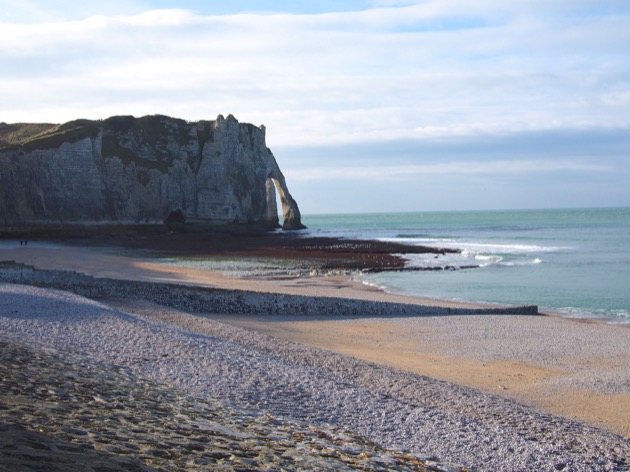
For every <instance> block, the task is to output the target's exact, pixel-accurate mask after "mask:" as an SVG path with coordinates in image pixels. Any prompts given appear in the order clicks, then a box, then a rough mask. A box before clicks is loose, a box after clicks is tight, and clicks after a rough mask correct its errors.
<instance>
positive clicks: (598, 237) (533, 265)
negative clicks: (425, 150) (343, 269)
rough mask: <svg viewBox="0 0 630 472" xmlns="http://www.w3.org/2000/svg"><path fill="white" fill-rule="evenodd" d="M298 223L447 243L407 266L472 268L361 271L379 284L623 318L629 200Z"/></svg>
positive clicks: (626, 312)
mask: <svg viewBox="0 0 630 472" xmlns="http://www.w3.org/2000/svg"><path fill="white" fill-rule="evenodd" d="M303 222H304V223H305V224H306V225H307V226H308V228H309V229H308V230H307V233H308V234H312V235H321V236H341V237H350V238H361V239H386V240H395V241H398V242H402V243H405V244H421V245H427V246H437V247H448V248H457V249H460V250H461V251H462V252H461V254H460V255H456V256H440V257H438V258H437V259H436V258H435V257H434V256H433V255H429V256H424V255H410V256H409V257H408V260H407V264H408V265H409V266H410V267H451V268H456V267H462V266H470V265H477V266H478V268H474V269H460V270H440V271H413V272H390V273H378V274H366V275H362V276H361V279H362V280H363V281H364V282H365V283H368V284H374V285H377V286H380V287H382V288H384V289H385V290H388V291H391V292H395V293H403V294H410V295H419V296H427V297H433V298H440V299H447V300H465V301H476V302H486V303H497V304H518V305H520V304H535V305H538V306H539V308H540V309H541V311H550V312H557V313H560V314H562V315H564V316H571V317H585V318H605V319H607V320H608V321H610V322H616V323H623V324H626V323H628V324H630V208H603V209H569V210H515V211H466V212H426V213H393V214H355V215H312V216H308V215H306V216H304V217H303Z"/></svg>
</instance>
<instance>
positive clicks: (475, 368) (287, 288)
mask: <svg viewBox="0 0 630 472" xmlns="http://www.w3.org/2000/svg"><path fill="white" fill-rule="evenodd" d="M134 244H135V243H134ZM37 246H38V245H37V244H33V245H29V247H28V249H26V248H24V249H23V250H20V249H19V248H18V250H16V251H13V250H10V251H6V252H5V250H3V251H0V258H1V259H3V260H7V258H8V257H7V256H9V253H10V257H9V258H10V259H11V260H16V261H17V262H21V263H24V264H29V265H33V266H35V267H38V268H40V269H41V270H48V271H51V270H74V271H76V272H78V273H79V274H87V275H90V276H92V277H95V280H102V279H106V278H112V279H116V280H129V281H139V282H149V283H156V282H157V283H161V284H175V285H183V286H191V287H196V286H199V287H206V288H212V289H220V290H226V291H227V292H226V293H228V292H230V291H231V292H234V291H252V292H256V293H259V294H285V295H291V296H297V297H300V296H306V297H324V298H326V297H329V298H332V299H338V300H340V301H341V300H350V301H353V300H354V301H356V300H359V301H361V300H363V301H365V302H370V303H371V302H377V303H400V304H412V305H413V304H417V305H418V306H420V307H439V308H442V309H455V310H454V311H453V312H452V313H450V314H449V316H448V317H440V316H437V317H436V316H431V313H430V312H424V313H420V312H416V313H415V315H414V314H413V313H410V314H409V315H404V317H402V318H400V315H401V314H402V312H397V311H394V312H391V311H390V312H389V313H383V312H382V309H381V312H380V316H379V312H378V310H377V311H376V312H374V313H373V314H369V315H367V316H365V315H366V314H367V312H365V311H363V312H362V311H361V310H363V309H360V310H358V311H356V312H355V314H353V315H345V316H343V317H341V319H339V316H338V315H337V318H336V319H335V315H334V313H333V312H332V311H330V310H329V309H328V311H327V309H326V308H322V307H326V306H329V305H330V301H324V302H322V303H323V305H316V304H315V305H313V307H312V309H313V310H314V311H315V313H313V312H311V313H310V314H308V313H307V314H305V315H300V318H299V319H296V318H295V316H294V315H291V316H286V317H285V318H284V319H283V318H282V316H283V313H284V314H286V313H287V309H288V308H290V307H291V305H290V304H289V305H287V303H286V301H281V302H278V300H280V298H277V297H276V298H273V300H276V301H274V302H273V303H276V304H278V306H279V307H280V308H279V309H280V311H279V312H276V313H275V314H273V315H272V316H269V315H267V316H260V314H258V315H257V314H250V315H247V312H246V311H245V312H244V313H241V314H240V315H236V314H231V315H229V316H225V314H223V315H221V314H220V313H221V310H215V311H217V313H214V314H213V315H212V316H215V318H216V319H217V320H220V321H221V322H224V323H231V324H232V325H234V326H239V327H242V328H246V329H248V330H253V331H258V332H261V333H265V334H268V335H271V336H275V337H277V338H279V339H285V340H290V341H295V342H299V343H302V344H305V345H310V346H312V347H318V348H324V349H327V350H330V351H335V352H339V353H340V354H343V355H347V356H354V357H358V358H361V359H364V360H367V361H371V362H377V363H380V364H382V365H386V366H389V367H394V368H400V369H404V370H407V371H410V372H415V373H418V374H423V375H428V376H430V377H434V378H441V379H443V380H448V381H452V382H455V383H457V384H461V385H468V386H471V387H475V388H480V389H482V390H484V391H487V392H492V393H494V394H499V395H501V396H505V397H509V398H514V399H516V400H518V401H520V402H524V403H525V404H529V405H533V406H535V407H536V408H540V409H543V410H545V411H550V412H552V413H556V414H561V415H563V416H565V417H571V418H576V419H578V420H580V421H584V422H587V423H588V424H592V425H597V426H599V427H604V428H607V429H609V430H611V431H614V432H616V433H617V434H622V435H623V436H625V437H626V438H628V437H630V415H629V414H628V411H630V386H626V387H624V386H623V385H624V384H623V379H624V378H625V379H626V380H627V379H629V378H630V372H628V369H626V370H623V365H625V366H630V353H629V352H628V349H627V348H625V350H624V348H623V344H624V342H625V345H626V346H628V345H630V340H626V341H623V342H622V341H615V342H614V344H615V346H616V347H619V351H617V352H616V353H615V354H614V355H613V356H612V357H613V362H612V363H611V362H610V357H611V355H610V354H608V358H607V357H606V355H604V354H603V351H602V347H601V346H591V347H589V349H590V351H589V352H590V354H589V355H586V354H584V355H580V356H577V357H575V356H573V358H572V356H571V355H570V354H571V352H572V350H575V347H571V341H572V340H578V339H583V338H584V337H587V338H588V336H590V335H591V334H589V333H593V332H595V331H596V330H600V331H601V330H603V331H602V332H604V333H616V332H619V334H601V335H598V338H597V339H598V340H599V342H600V343H602V344H605V342H606V340H607V339H608V338H611V337H615V338H617V337H618V338H620V339H622V338H623V339H626V338H627V337H628V334H627V333H628V330H627V329H622V330H619V328H620V327H619V326H609V325H606V324H604V323H601V322H598V321H596V320H594V321H591V320H580V319H571V318H563V317H557V316H556V315H553V314H546V313H545V314H540V315H539V316H526V317H522V316H521V317H517V316H515V315H499V314H494V315H479V313H483V312H489V311H491V310H490V307H488V306H487V305H479V304H468V303H451V302H445V301H439V300H432V299H419V298H417V297H409V296H405V295H396V294H389V293H386V292H384V291H382V290H378V289H375V288H371V287H366V286H365V285H363V284H360V283H359V282H357V281H353V280H351V279H350V278H349V277H348V276H346V275H338V276H327V277H315V276H313V277H296V278H288V279H271V280H270V279H264V278H263V279H253V280H252V279H233V278H229V277H226V276H225V275H224V274H221V273H218V272H215V271H208V270H201V269H191V268H177V267H169V266H164V265H163V264H158V263H155V262H153V261H151V259H150V258H148V257H138V256H139V255H140V256H146V255H145V254H137V253H136V252H135V251H136V249H135V247H131V248H130V247H128V246H124V247H123V249H122V250H121V248H120V246H119V247H117V248H115V247H112V246H106V245H100V244H99V245H96V246H93V245H87V244H81V245H77V244H76V243H75V244H72V245H69V246H54V247H53V246H50V247H37ZM129 251H131V252H129ZM355 256H356V254H355ZM353 257H354V256H353ZM268 299H269V300H272V298H268ZM253 303H257V302H256V301H254V302H253ZM457 309H465V310H477V312H476V314H475V312H474V311H472V312H470V313H472V314H467V315H463V314H457ZM282 310H284V312H282ZM237 311H238V309H235V311H233V313H236V312H237ZM241 311H242V310H241ZM317 312H319V313H317ZM442 313H444V312H442ZM362 315H364V316H362ZM543 315H544V316H543ZM361 320H363V321H361ZM523 320H526V321H523ZM437 321H440V322H442V323H447V322H448V326H449V329H447V328H444V327H442V328H440V327H439V326H438V325H439V323H437ZM521 321H522V322H523V323H525V324H523V326H521V328H519V329H524V330H526V332H529V334H530V335H531V338H530V339H528V338H527V336H526V335H523V336H520V337H516V338H513V339H512V338H510V337H509V333H510V332H511V331H514V330H516V329H517V327H518V326H517V322H521ZM361 322H363V323H364V325H366V326H367V327H366V326H362V325H361ZM414 322H415V326H414ZM420 322H422V323H420ZM423 323H424V324H423ZM496 324H503V325H505V326H506V327H505V330H506V331H505V332H506V333H508V334H505V335H504V338H502V340H501V341H502V343H503V344H497V345H492V344H491V343H490V340H489V339H488V338H487V337H486V338H479V336H481V334H479V333H478V332H477V331H475V329H476V328H477V327H481V328H480V329H485V330H492V329H494V326H495V325H496ZM368 325H369V326H368ZM552 325H553V329H550V328H549V330H548V332H546V329H544V328H543V327H545V326H547V327H548V326H552ZM582 327H590V328H584V329H587V331H584V329H583V328H582ZM622 327H623V326H622ZM423 330H425V332H423ZM435 330H437V331H435ZM449 330H450V331H449ZM527 330H529V331H527ZM410 333H413V336H412V335H411V334H410ZM427 333H432V334H427ZM461 333H463V334H461ZM473 333H477V334H475V336H477V337H476V338H475V337H474V336H473V337H472V338H471V336H472V335H473ZM624 333H626V334H624ZM436 335H439V336H440V337H441V338H440V339H443V340H442V341H441V342H440V343H437V344H436V342H435V340H430V337H431V336H434V337H435V336H436ZM409 336H412V339H409ZM414 336H415V337H414ZM427 336H428V337H427ZM563 338H566V339H565V341H566V343H565V344H562V343H558V339H563ZM400 339H406V340H405V341H404V342H403V341H401V340H400ZM429 341H430V342H429ZM481 341H483V343H486V344H483V343H482V342H481ZM575 342H577V343H578V345H579V343H580V342H582V341H575ZM414 343H415V344H414ZM532 343H534V344H532ZM536 343H538V344H536ZM558 344H560V345H563V346H564V349H565V351H566V352H565V353H563V352H562V349H560V348H559V347H558ZM453 345H458V346H460V348H461V349H460V351H459V352H447V351H448V350H447V349H446V347H448V346H453ZM445 346H446V347H445ZM464 346H466V349H464ZM620 346H621V347H620ZM481 347H483V348H484V349H486V351H487V352H486V355H487V356H489V360H488V359H486V358H483V356H481V355H480V354H478V353H477V354H476V356H477V357H475V355H474V354H473V352H474V351H475V349H478V350H479V349H481ZM537 349H538V350H539V351H542V352H544V353H546V355H547V358H546V359H544V358H541V359H533V360H532V359H530V358H528V357H527V356H531V355H532V354H531V353H532V352H535V351H536V350H537ZM580 349H581V348H580ZM519 352H520V354H519ZM553 356H556V358H558V356H561V358H562V361H563V362H564V363H565V364H564V367H563V368H560V369H558V368H554V366H551V367H550V366H549V365H548V363H549V362H551V361H550V359H553V358H554V357H553ZM562 356H564V357H562ZM545 363H547V364H545ZM624 363H625V364H624ZM620 369H622V370H620ZM593 373H594V374H596V375H595V377H594V379H598V378H599V379H600V381H601V383H602V384H607V383H610V382H612V384H614V385H618V386H617V387H615V388H617V389H621V390H619V391H615V392H610V391H609V392H606V391H603V392H602V391H596V390H594V389H593V385H592V383H595V382H596V380H593V382H592V383H591V384H588V382H586V383H585V381H584V379H582V378H578V377H580V376H582V377H584V376H587V375H591V376H593ZM613 375H616V376H617V378H616V380H615V379H613V378H612V377H611V378H608V377H606V376H613ZM602 376H603V377H602ZM576 378H578V380H576ZM484 379H485V380H484ZM620 379H621V380H620ZM482 380H483V381H482ZM575 382H577V384H576V385H578V386H581V387H580V388H575V385H573V386H572V383H575ZM615 382H616V383H615ZM620 382H621V383H620ZM624 389H625V390H624ZM602 405H605V407H603V406H602Z"/></svg>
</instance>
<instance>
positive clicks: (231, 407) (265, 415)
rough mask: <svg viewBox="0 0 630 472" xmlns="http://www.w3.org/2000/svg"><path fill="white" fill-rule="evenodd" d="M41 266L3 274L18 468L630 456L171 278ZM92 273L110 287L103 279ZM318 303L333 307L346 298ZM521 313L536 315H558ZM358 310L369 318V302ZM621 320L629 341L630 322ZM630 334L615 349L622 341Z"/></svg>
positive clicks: (569, 466) (624, 381) (7, 457)
mask: <svg viewBox="0 0 630 472" xmlns="http://www.w3.org/2000/svg"><path fill="white" fill-rule="evenodd" d="M42 270H45V269H42ZM80 277H88V278H89V277H92V276H85V275H84V274H81V275H80ZM38 280H39V282H38V283H35V285H40V286H34V285H32V284H29V283H25V281H26V280H21V282H20V283H8V281H6V278H5V282H4V283H1V284H0V339H1V341H2V344H1V345H2V356H3V361H2V369H3V372H2V384H1V395H2V410H1V411H2V420H1V422H2V429H1V432H0V437H1V438H2V439H1V441H2V443H1V444H2V446H1V447H0V468H2V467H3V468H4V469H1V470H43V469H41V463H42V461H48V462H47V463H48V465H50V464H55V467H57V468H56V469H55V468H54V467H53V468H47V469H46V470H204V468H205V469H206V470H505V471H512V470H513V471H520V470H523V471H524V470H550V471H551V470H567V471H568V470H576V471H577V470H584V471H587V470H630V465H629V462H628V457H630V440H629V439H628V437H627V435H624V434H622V433H620V432H617V431H615V430H611V429H607V428H601V427H598V426H596V425H593V424H589V423H588V422H584V421H580V420H576V419H572V418H570V417H568V416H567V415H558V414H554V413H550V412H548V411H544V410H543V409H540V408H537V407H535V406H533V405H529V404H527V402H519V401H516V400H515V399H514V398H510V397H509V396H506V395H500V394H495V393H492V392H489V391H487V390H484V389H481V388H475V387H471V386H469V385H462V384H461V383H456V382H452V381H445V380H441V379H439V378H436V377H434V376H428V375H421V374H420V373H418V372H414V371H413V370H412V369H406V368H403V366H398V367H397V366H394V365H391V364H388V363H387V362H377V361H375V360H374V359H372V360H370V359H366V358H365V356H361V355H356V356H354V355H349V354H348V353H341V352H336V350H335V349H326V348H322V347H317V346H315V345H313V344H314V343H311V344H310V345H309V343H304V342H296V341H295V340H291V339H289V337H287V336H283V335H281V334H276V335H273V333H269V332H268V330H267V332H266V330H264V329H255V327H252V326H249V327H248V326H244V325H241V326H239V325H238V323H228V322H225V320H223V319H219V318H225V317H226V315H225V314H222V315H221V314H220V313H219V315H221V316H219V317H216V316H214V317H213V315H217V313H213V312H212V311H206V312H204V310H203V307H201V308H200V307H196V308H195V309H191V306H192V305H191V303H192V302H191V300H190V298H191V297H190V296H189V297H186V299H183V298H182V297H181V293H180V294H178V293H177V291H175V290H173V291H171V290H169V285H168V284H164V283H163V284H161V285H160V286H159V288H160V290H158V289H156V290H158V291H159V293H160V294H161V295H160V297H159V298H158V297H155V296H153V297H149V296H145V295H146V294H144V293H141V292H137V293H135V294H131V295H130V294H129V293H127V292H122V291H118V292H116V291H111V290H107V288H110V287H111V285H108V284H107V283H104V282H103V283H102V285H103V291H102V293H100V294H99V296H84V295H89V293H87V289H86V286H87V285H86V284H85V283H84V284H83V285H82V284H79V283H77V284H76V286H75V287H73V286H72V284H67V283H66V284H65V285H64V286H63V287H57V288H55V287H53V286H51V285H55V283H54V282H51V283H49V284H48V285H49V286H46V287H44V286H41V285H45V284H42V283H40V282H41V280H40V279H38ZM86 280H87V279H86ZM90 280H91V282H90V283H91V284H92V285H90V290H93V289H94V286H97V285H98V284H99V283H100V282H99V279H98V278H93V277H92V278H91V279H90ZM13 282H15V281H13ZM59 288H63V290H59ZM90 293H91V292H90ZM374 296H375V295H374V294H372V295H371V297H374ZM255 297H258V298H257V300H255V301H254V302H252V299H249V301H248V303H250V304H251V303H254V305H256V306H259V307H263V308H261V313H251V310H250V312H249V314H250V315H252V314H253V315H256V316H268V317H269V323H268V324H272V323H273V322H274V320H275V321H279V319H278V317H279V316H289V315H291V313H282V310H283V307H284V309H285V311H286V307H287V306H292V305H290V304H289V305H287V304H286V300H285V302H284V305H281V306H280V307H278V306H276V308H275V310H276V311H275V312H274V313H275V314H274V313H270V314H267V315H265V313H263V312H264V311H270V307H271V306H272V305H273V304H276V305H278V300H279V299H278V298H277V297H276V296H272V294H269V293H264V292H257V295H255ZM250 298H251V297H250ZM367 298H370V297H367ZM313 300H315V298H314V299H313ZM317 300H318V301H317V303H318V304H317V306H318V307H319V308H318V310H319V311H321V312H322V313H321V315H322V316H321V317H320V318H325V317H326V316H333V315H335V313H336V312H337V310H338V309H339V306H341V305H339V304H338V303H337V302H336V300H335V299H334V298H330V297H328V298H321V297H320V298H319V299H317ZM344 303H345V304H346V305H343V306H349V305H347V304H350V305H351V304H352V300H351V299H348V298H344ZM357 303H359V301H357ZM360 303H361V304H359V305H357V306H360V307H364V306H365V305H364V304H365V303H374V310H375V313H374V314H372V315H370V317H371V318H372V319H373V320H374V319H377V320H378V321H379V323H381V324H382V323H384V322H388V323H396V324H398V325H399V326H403V328H402V329H407V328H404V326H408V327H409V326H412V325H413V323H417V322H418V320H419V319H425V320H432V319H438V318H440V317H436V316H433V317H432V316H427V315H424V316H422V315H406V316H404V317H395V319H394V318H392V315H393V314H392V313H381V314H380V315H381V316H380V318H379V315H378V307H384V306H387V305H378V304H376V302H372V301H370V300H367V301H366V300H363V301H360ZM326 304H328V306H327V305H326ZM326 307H327V308H326ZM213 311H214V310H213ZM271 311H273V310H271ZM324 315H326V316H324ZM462 316H464V315H462ZM504 316H505V317H506V318H509V317H510V316H515V317H514V318H513V320H514V322H519V323H525V324H527V323H536V322H537V320H538V319H541V318H546V317H540V316H526V315H504ZM274 317H275V318H274ZM341 318H342V319H341V320H338V321H340V322H342V323H346V324H352V323H355V324H356V323H359V322H358V321H357V319H360V316H359V317H358V318H357V317H356V316H355V317H354V318H350V317H348V316H342V317H341ZM235 319H236V318H235ZM440 319H447V321H448V322H449V323H456V322H457V320H458V318H457V316H454V317H450V318H449V317H442V318H440ZM501 319H503V318H501ZM285 321H286V320H285ZM311 321H313V320H311ZM471 321H472V318H471ZM475 321H476V323H477V325H479V324H480V323H482V321H481V320H475ZM314 322H317V320H315V321H314ZM405 323H407V324H405ZM567 326H569V328H567ZM570 326H582V325H580V324H577V323H573V324H571V323H570V322H567V321H564V324H563V328H562V329H563V336H564V337H565V338H566V339H569V340H570V339H571V337H572V336H575V339H577V338H578V337H579V334H580V330H579V329H576V330H575V331H572V330H571V328H570ZM338 328H339V325H336V329H338ZM455 328H456V327H455V326H452V327H451V330H453V331H456V329H455ZM345 329H350V330H352V329H353V328H348V327H347V326H346V328H345ZM423 329H424V328H423ZM502 329H509V327H508V326H506V327H505V328H502ZM354 332H355V333H356V332H357V331H356V330H355V331H354ZM616 332H619V333H621V334H620V335H619V337H618V338H614V339H611V340H610V343H612V344H614V345H617V344H623V343H624V342H625V340H627V339H626V336H627V334H624V333H628V332H630V330H627V329H623V328H618V329H617V331H616ZM530 334H531V333H530ZM603 335H606V333H604V334H603ZM527 336H528V332H527V331H525V332H524V334H523V338H522V340H521V341H522V342H521V344H522V345H523V346H527V344H528V343H527V339H526V338H527ZM511 343H512V344H513V346H512V347H511V348H510V349H511V350H512V351H516V350H518V349H519V347H518V346H517V345H516V344H518V343H516V344H515V341H514V340H512V341H511ZM315 344H316V343H315ZM586 348H588V349H595V348H596V347H592V346H587V347H585V349H586ZM608 348H609V347H608ZM452 349H455V347H452ZM492 349H494V350H501V349H505V346H499V345H495V346H492ZM620 349H621V350H617V351H615V350H614V349H613V351H612V352H614V353H615V355H617V356H622V355H624V352H625V351H624V350H623V348H620ZM528 352H531V350H529V351H528ZM450 354H451V355H461V353H450ZM511 355H512V356H516V357H518V353H512V354H511ZM551 355H553V353H552V354H551ZM483 356H484V354H483V353H482V352H481V351H479V352H473V353H472V354H471V357H472V358H473V360H475V357H477V360H478V361H479V362H481V361H484V362H485V357H483ZM532 362H533V361H532ZM541 362H542V361H541ZM616 372H617V375H616V376H615V375H612V374H611V375H610V376H609V381H608V384H609V385H608V386H606V385H603V386H602V385H599V386H598V388H599V392H598V393H600V394H602V395H608V394H609V395H611V396H612V395H626V394H627V393H628V391H629V390H628V376H627V371H626V370H624V369H623V368H619V369H617V371H616ZM608 374H609V372H608ZM608 374H607V375H608ZM587 384H588V382H586V380H584V382H583V384H582V385H580V386H579V388H591V386H589V385H587ZM37 445H39V446H37ZM42 445H45V446H42ZM64 461H66V462H64ZM68 461H70V462H68ZM72 461H74V462H73V464H74V465H73V466H72V467H74V468H69V467H67V466H66V468H64V466H63V464H68V463H72ZM89 464H92V465H89ZM99 464H100V465H99ZM103 464H107V465H103ZM89 467H91V469H90V468H89ZM108 467H109V468H108Z"/></svg>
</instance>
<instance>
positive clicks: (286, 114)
mask: <svg viewBox="0 0 630 472" xmlns="http://www.w3.org/2000/svg"><path fill="white" fill-rule="evenodd" d="M629 24H630V2H628V1H627V0H544V1H543V0H514V1H510V2H506V1H505V0H422V1H411V0H409V1H402V0H347V1H343V0H336V1H332V0H322V1H307V0H283V1H270V0H259V1H247V0H230V1H229V2H228V1H224V0H223V1H214V0H210V1H193V0H180V1H173V0H124V1H123V0H108V1H90V2H86V1H71V0H65V1H64V0H59V1H54V0H46V1H44V0H0V104H1V105H0V122H7V123H15V122H49V123H63V122H66V121H70V120H73V119H77V118H89V119H101V118H107V117H109V116H113V115H134V116H144V115H150V114H163V115H170V116H174V117H177V118H183V119H186V120H191V121H196V120H201V119H204V120H207V119H215V118H216V116H217V115H219V114H222V115H225V116H227V115H228V114H232V115H234V116H235V117H236V118H237V119H238V120H239V121H240V122H246V123H253V124H256V125H260V124H264V125H265V126H266V129H267V145H268V146H269V147H270V149H271V150H272V152H273V153H274V155H275V157H276V160H277V161H278V164H279V165H280V168H281V169H282V171H283V173H284V175H285V177H286V179H287V184H288V186H289V190H290V191H291V193H292V195H293V197H294V198H295V199H296V200H297V202H298V204H299V206H300V209H301V211H302V213H303V214H305V215H308V214H321V213H369V212H399V211H449V210H488V209H520V208H567V207H602V206H630V185H629V184H628V183H629V182H630V28H628V25H629Z"/></svg>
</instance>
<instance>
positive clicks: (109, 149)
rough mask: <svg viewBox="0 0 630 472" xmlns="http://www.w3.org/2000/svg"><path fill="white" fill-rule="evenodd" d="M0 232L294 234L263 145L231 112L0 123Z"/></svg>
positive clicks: (296, 222)
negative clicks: (224, 228)
mask: <svg viewBox="0 0 630 472" xmlns="http://www.w3.org/2000/svg"><path fill="white" fill-rule="evenodd" d="M0 186H1V187H0V232H2V233H4V234H11V233H20V232H28V231H35V230H37V231H41V230H42V229H44V230H45V229H46V228H66V227H67V228H72V227H76V228H97V227H100V226H112V225H114V226H124V225H133V226H136V225H156V224H158V225H161V224H164V223H166V224H169V225H173V226H178V225H179V226H180V227H181V225H182V224H183V223H184V222H185V225H186V226H191V225H192V226H194V225H195V224H197V225H200V226H201V227H203V226H218V225H226V224H239V225H240V224H243V225H246V224H247V225H255V226H259V227H262V228H274V227H278V226H279V218H278V208H277V203H276V191H277V194H278V195H279V196H280V201H281V205H282V212H283V225H282V227H283V228H284V229H300V228H303V226H302V223H301V216H300V211H299V209H298V206H297V203H296V202H295V200H294V199H293V198H292V197H291V194H290V193H289V190H288V188H287V185H286V182H285V179H284V176H283V175H282V172H281V171H280V168H279V167H278V164H277V163H276V160H275V158H274V156H273V154H272V153H271V151H270V150H269V149H268V148H267V146H266V144H265V127H264V126H260V127H257V126H253V125H251V124H244V123H239V122H238V121H237V120H236V119H235V118H234V117H233V116H231V115H230V116H228V117H227V118H224V117H223V116H219V117H218V118H217V119H216V120H214V121H200V122H197V123H189V122H186V121H183V120H179V119H175V118H170V117H166V116H160V115H156V116H145V117H143V118H134V117H131V116H115V117H111V118H108V119H106V120H102V121H90V120H77V121H72V122H69V123H66V124H63V125H49V124H5V123H1V124H0Z"/></svg>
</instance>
